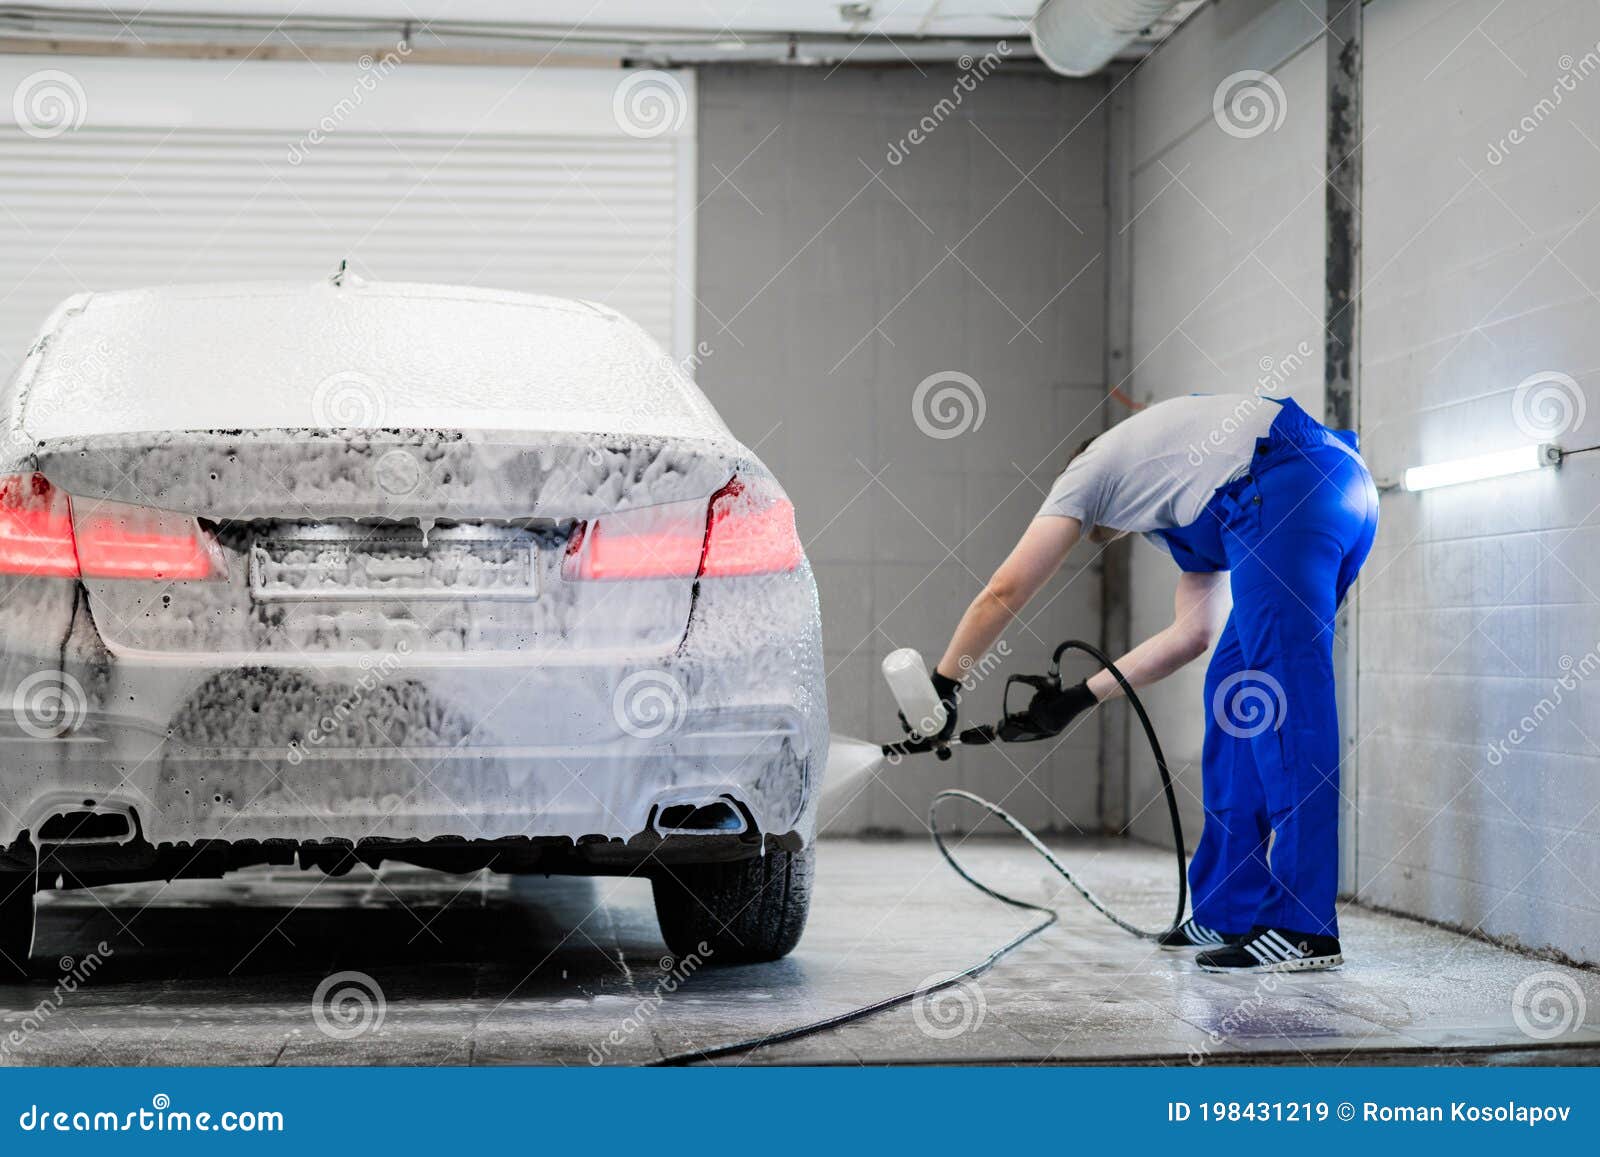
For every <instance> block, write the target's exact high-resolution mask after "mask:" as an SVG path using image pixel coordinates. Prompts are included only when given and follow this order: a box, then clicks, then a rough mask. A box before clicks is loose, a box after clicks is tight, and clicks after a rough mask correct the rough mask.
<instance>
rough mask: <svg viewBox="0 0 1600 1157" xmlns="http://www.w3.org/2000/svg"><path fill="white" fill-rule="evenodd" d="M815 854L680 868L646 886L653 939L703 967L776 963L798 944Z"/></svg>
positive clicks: (777, 854) (782, 854) (768, 855)
mask: <svg viewBox="0 0 1600 1157" xmlns="http://www.w3.org/2000/svg"><path fill="white" fill-rule="evenodd" d="M814 863H815V849H814V848H806V849H805V850H804V851H800V852H777V851H773V852H768V853H766V854H765V855H763V856H756V857H755V858H753V859H749V860H735V861H733V862H732V863H722V864H684V865H674V866H673V867H672V868H669V869H663V870H662V871H661V872H660V873H659V874H658V875H656V876H655V878H654V880H653V885H654V888H655V896H656V920H657V922H659V923H660V925H661V936H662V938H663V939H664V940H666V942H667V947H668V948H670V949H672V951H673V953H674V954H675V955H677V956H684V957H687V956H691V955H693V956H699V957H702V958H704V961H705V963H707V964H751V963H758V962H765V961H769V960H778V959H780V958H782V957H784V956H787V955H788V954H789V953H790V952H791V951H793V950H794V946H795V945H796V944H798V943H800V934H801V933H802V932H804V931H805V928H806V913H807V912H809V911H810V910H811V873H812V868H813V865H814Z"/></svg>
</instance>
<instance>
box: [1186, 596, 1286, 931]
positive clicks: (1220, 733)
mask: <svg viewBox="0 0 1600 1157" xmlns="http://www.w3.org/2000/svg"><path fill="white" fill-rule="evenodd" d="M1246 667H1247V664H1246V663H1245V662H1244V652H1243V651H1242V650H1241V649H1240V646H1239V635H1238V632H1237V630H1235V628H1234V621H1233V619H1232V618H1231V617H1230V618H1229V619H1228V625H1227V626H1226V627H1224V628H1223V630H1222V636H1221V637H1220V638H1219V639H1218V640H1217V647H1216V650H1215V651H1214V652H1213V653H1212V656H1211V666H1210V667H1208V668H1207V669H1206V691H1205V702H1206V710H1207V716H1206V734H1205V745H1204V747H1203V748H1202V749H1201V759H1200V766H1201V794H1202V798H1203V800H1204V802H1205V811H1206V817H1205V826H1204V827H1203V828H1201V829H1200V844H1199V846H1198V847H1196V848H1195V850H1194V859H1192V860H1191V861H1190V862H1189V891H1190V894H1191V895H1192V897H1193V906H1194V918H1195V921H1196V922H1197V923H1199V924H1203V925H1204V926H1205V927H1207V928H1210V929H1212V930H1214V931H1217V932H1223V933H1226V934H1228V935H1230V936H1236V935H1241V934H1243V933H1245V932H1248V931H1250V928H1251V926H1252V925H1253V924H1254V923H1255V920H1256V910H1257V909H1258V908H1259V907H1260V906H1261V901H1262V899H1263V897H1264V896H1265V895H1266V890H1267V878H1268V872H1267V834H1268V831H1269V829H1268V827H1267V807H1266V800H1265V798H1264V797H1263V795H1262V793H1261V780H1260V777H1259V776H1258V775H1257V774H1256V766H1255V761H1254V759H1253V757H1252V756H1251V752H1250V741H1249V740H1248V739H1245V738H1241V737H1239V736H1238V735H1236V734H1233V733H1232V732H1231V731H1229V730H1225V729H1224V728H1223V727H1222V726H1221V722H1220V720H1219V719H1218V718H1217V716H1216V714H1215V713H1214V712H1212V711H1211V707H1210V705H1211V703H1212V702H1213V701H1214V699H1215V698H1216V696H1217V694H1218V692H1219V691H1221V692H1222V693H1223V694H1226V693H1227V691H1228V689H1229V686H1230V685H1236V684H1237V683H1238V676H1239V673H1240V672H1243V671H1244V670H1245V669H1246Z"/></svg>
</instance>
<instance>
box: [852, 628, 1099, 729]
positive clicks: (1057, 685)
mask: <svg viewBox="0 0 1600 1157" xmlns="http://www.w3.org/2000/svg"><path fill="white" fill-rule="evenodd" d="M1069 650H1079V651H1086V652H1088V653H1089V654H1090V655H1092V656H1094V657H1095V658H1098V659H1101V660H1105V656H1104V655H1102V654H1101V653H1100V652H1099V651H1098V650H1096V649H1095V648H1093V647H1091V646H1089V644H1087V643H1083V642H1080V641H1078V640H1076V639H1068V640H1067V641H1066V642H1064V643H1062V644H1061V645H1060V646H1058V647H1057V648H1056V649H1055V653H1054V654H1053V655H1051V656H1050V670H1048V671H1047V672H1045V673H1044V674H1043V675H1011V676H1008V677H1007V679H1006V686H1005V692H1004V693H1003V694H1002V695H1001V698H1000V712H1001V714H1000V722H998V723H983V724H979V725H978V726H977V727H969V728H967V729H966V730H964V731H958V732H956V733H955V734H953V735H949V736H946V737H944V738H942V739H941V738H939V737H938V736H939V733H940V732H941V731H943V730H944V725H945V720H946V718H947V716H946V712H945V708H944V704H943V703H941V702H940V701H939V694H938V692H937V691H935V690H934V688H933V680H932V679H931V678H929V676H928V668H927V664H925V663H924V662H923V661H922V656H921V655H920V654H919V653H918V652H917V651H916V650H915V649H914V648H912V647H901V648H900V649H899V650H898V651H895V652H894V653H892V654H891V655H889V657H888V658H886V659H884V661H883V677H884V679H885V681H887V682H888V684H889V690H890V691H891V692H893V694H894V698H895V702H896V703H897V704H898V705H899V707H900V725H901V726H902V727H904V728H905V731H906V736H907V737H906V738H905V739H903V740H901V741H900V742H899V743H885V744H884V745H883V753H884V755H887V756H899V755H925V754H927V753H929V752H932V753H933V754H934V755H936V756H938V757H939V758H940V759H949V758H950V749H951V747H954V746H956V745H961V746H966V747H973V746H979V745H984V744H990V743H1032V742H1034V741H1035V740H1039V739H1051V738H1054V737H1055V736H1056V735H1059V734H1060V733H1061V730H1062V729H1061V728H1060V727H1051V726H1050V725H1048V724H1047V723H1044V722H1042V721H1041V720H1040V719H1039V718H1038V717H1037V715H1036V714H1035V712H1034V710H1033V706H1034V704H1035V703H1037V702H1038V701H1039V698H1040V696H1042V695H1043V696H1049V695H1056V694H1060V692H1061V689H1062V688H1061V656H1062V655H1063V654H1065V653H1066V652H1067V651H1069ZM1119 679H1120V676H1119ZM1019 683H1020V684H1021V685H1022V686H1024V687H1028V688H1031V689H1032V690H1033V698H1032V699H1030V700H1029V703H1028V706H1027V707H1025V708H1023V709H1022V710H1021V711H1013V710H1012V709H1011V688H1012V686H1013V685H1014V684H1019Z"/></svg>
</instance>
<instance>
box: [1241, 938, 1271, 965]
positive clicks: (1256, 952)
mask: <svg viewBox="0 0 1600 1157" xmlns="http://www.w3.org/2000/svg"><path fill="white" fill-rule="evenodd" d="M1244 950H1245V951H1246V952H1248V953H1249V954H1250V955H1251V956H1254V957H1255V958H1256V959H1257V960H1258V961H1260V962H1261V963H1262V964H1276V963H1277V962H1278V958H1277V957H1276V956H1274V955H1272V954H1271V953H1269V952H1268V951H1267V949H1266V945H1264V944H1263V943H1262V942H1261V941H1260V940H1252V941H1250V943H1248V944H1246V945H1245V946H1244Z"/></svg>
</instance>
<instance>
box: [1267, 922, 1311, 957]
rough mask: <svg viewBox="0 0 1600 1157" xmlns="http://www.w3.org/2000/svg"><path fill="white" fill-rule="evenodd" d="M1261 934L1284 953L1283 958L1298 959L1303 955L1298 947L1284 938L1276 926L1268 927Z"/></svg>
mask: <svg viewBox="0 0 1600 1157" xmlns="http://www.w3.org/2000/svg"><path fill="white" fill-rule="evenodd" d="M1262 935H1263V937H1264V938H1265V939H1267V940H1268V941H1270V942H1271V943H1272V944H1273V946H1274V947H1276V948H1277V949H1278V950H1279V951H1280V952H1282V953H1284V959H1285V960H1298V959H1300V958H1301V957H1302V956H1304V955H1305V953H1304V952H1302V951H1301V950H1300V949H1299V948H1297V947H1295V946H1294V945H1293V944H1290V943H1289V942H1288V941H1287V940H1285V939H1284V938H1283V935H1282V934H1281V933H1280V932H1279V931H1278V930H1277V929H1276V928H1268V929H1267V930H1266V932H1264V933H1263V934H1262Z"/></svg>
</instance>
